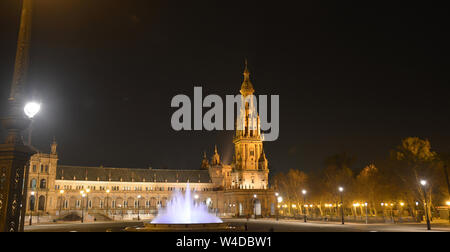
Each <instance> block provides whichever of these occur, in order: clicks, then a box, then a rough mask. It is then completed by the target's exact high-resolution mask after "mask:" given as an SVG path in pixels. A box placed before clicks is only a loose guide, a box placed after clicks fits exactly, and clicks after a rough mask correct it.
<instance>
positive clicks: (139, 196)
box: [137, 195, 141, 221]
mask: <svg viewBox="0 0 450 252" xmlns="http://www.w3.org/2000/svg"><path fill="white" fill-rule="evenodd" d="M137 198H138V202H137V211H138V221H140V220H141V215H140V213H139V206H140V201H141V195H138V196H137Z"/></svg>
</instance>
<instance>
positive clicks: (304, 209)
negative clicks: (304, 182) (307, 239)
mask: <svg viewBox="0 0 450 252" xmlns="http://www.w3.org/2000/svg"><path fill="white" fill-rule="evenodd" d="M306 193H307V191H306V190H305V189H303V190H302V194H303V211H304V213H303V222H306V208H305V205H306Z"/></svg>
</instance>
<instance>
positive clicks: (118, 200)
mask: <svg viewBox="0 0 450 252" xmlns="http://www.w3.org/2000/svg"><path fill="white" fill-rule="evenodd" d="M253 92H254V90H253V85H252V83H251V82H250V73H249V71H248V68H247V64H246V66H245V71H244V81H243V83H242V86H241V94H242V95H243V96H244V97H245V96H247V95H250V94H253ZM244 104H245V108H243V113H241V116H240V117H239V118H238V119H237V120H240V121H241V122H242V124H243V127H242V129H237V130H236V135H235V137H234V140H233V142H234V145H235V153H234V158H233V162H232V163H231V164H224V163H223V162H222V161H221V157H220V155H219V153H218V150H217V147H215V148H214V154H213V155H212V157H211V159H209V160H208V158H207V155H206V153H204V155H203V160H202V162H201V165H200V167H199V168H196V169H192V170H168V169H152V168H148V169H129V168H111V167H102V166H100V167H80V166H68V165H60V164H58V154H57V143H56V141H55V140H54V141H53V143H52V145H51V151H50V154H46V153H37V154H35V155H34V156H32V158H31V161H30V168H29V169H30V175H29V182H28V198H27V202H28V204H27V216H30V215H32V216H36V217H34V218H37V216H38V215H39V216H42V217H41V218H44V216H50V218H58V216H60V217H64V216H67V215H69V214H77V215H80V212H81V210H82V209H83V211H86V210H88V214H87V215H88V216H89V217H91V218H96V219H101V218H105V216H108V217H110V218H111V217H113V218H115V219H120V218H136V215H137V213H139V216H140V217H142V218H145V217H149V218H151V217H152V216H154V215H155V214H156V213H157V212H158V209H159V208H160V207H164V206H165V205H166V204H167V202H168V201H169V200H170V198H171V195H172V192H173V191H175V190H181V191H184V190H186V187H187V185H188V184H189V187H190V189H191V190H193V191H194V194H195V195H196V200H197V201H199V202H204V203H205V204H207V206H208V207H209V208H210V211H212V212H215V213H217V214H218V215H219V216H249V215H257V216H269V215H274V214H275V196H274V192H273V190H271V189H269V188H268V173H269V169H268V161H267V158H266V155H265V153H264V149H263V141H262V137H261V132H260V127H259V116H258V115H257V114H256V116H254V118H256V119H251V120H250V119H249V118H252V116H251V113H252V104H247V103H244ZM83 194H84V197H83Z"/></svg>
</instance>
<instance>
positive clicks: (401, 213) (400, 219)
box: [398, 202, 405, 223]
mask: <svg viewBox="0 0 450 252" xmlns="http://www.w3.org/2000/svg"><path fill="white" fill-rule="evenodd" d="M404 205H405V203H403V202H400V214H399V215H400V216H399V220H398V222H400V223H401V222H402V218H403V206H404Z"/></svg>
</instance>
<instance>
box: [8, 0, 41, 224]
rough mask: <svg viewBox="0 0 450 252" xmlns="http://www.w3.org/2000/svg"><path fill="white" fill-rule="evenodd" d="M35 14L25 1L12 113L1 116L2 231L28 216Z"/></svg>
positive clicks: (10, 107) (13, 84)
mask: <svg viewBox="0 0 450 252" xmlns="http://www.w3.org/2000/svg"><path fill="white" fill-rule="evenodd" d="M31 13H32V0H23V3H22V12H21V19H20V28H19V36H18V41H17V51H16V59H15V65H14V75H13V82H12V85H11V93H10V96H9V99H8V112H7V115H6V116H4V117H3V118H2V119H1V123H2V125H3V128H4V129H6V132H7V136H6V141H5V143H4V144H0V232H17V231H21V230H22V228H23V220H24V215H25V211H23V210H24V209H25V204H26V203H25V200H24V199H25V198H26V193H27V192H26V188H27V186H25V185H26V180H27V179H26V176H28V172H26V171H28V169H25V167H28V164H29V160H30V156H31V154H32V153H33V152H32V150H31V149H30V148H29V147H28V146H25V145H24V144H23V141H22V135H21V132H22V131H23V130H25V129H26V128H27V127H28V126H29V124H30V120H29V119H28V118H26V117H25V114H24V111H23V108H24V105H25V93H24V89H25V83H26V73H27V70H28V61H29V56H28V55H29V53H28V51H29V47H30V35H31ZM25 170H26V171H25ZM24 177H25V178H24ZM24 181H25V183H24ZM20 220H22V225H21V224H20Z"/></svg>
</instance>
